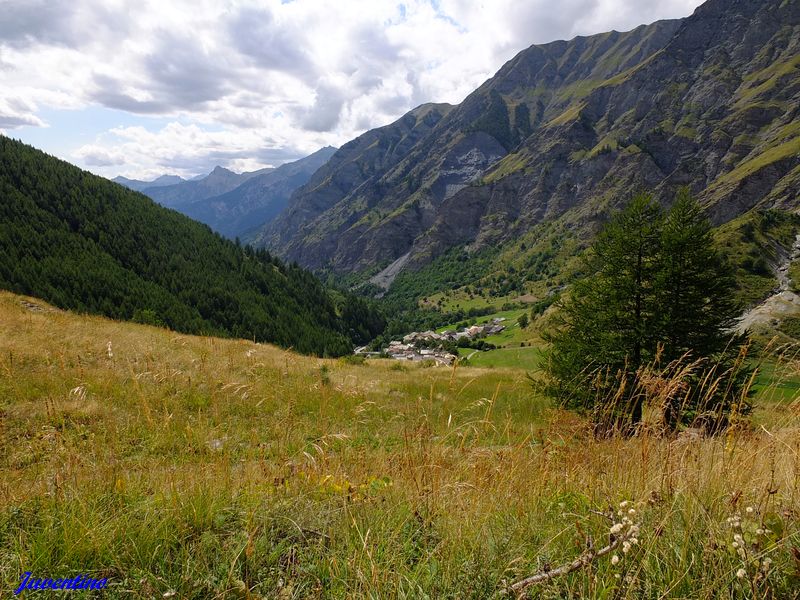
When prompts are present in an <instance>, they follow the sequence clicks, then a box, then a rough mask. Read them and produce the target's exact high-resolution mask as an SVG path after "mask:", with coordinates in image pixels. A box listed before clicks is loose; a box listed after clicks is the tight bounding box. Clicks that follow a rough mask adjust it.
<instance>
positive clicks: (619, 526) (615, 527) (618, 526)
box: [611, 523, 624, 535]
mask: <svg viewBox="0 0 800 600" xmlns="http://www.w3.org/2000/svg"><path fill="white" fill-rule="evenodd" d="M623 527H624V526H623V525H622V523H614V525H612V526H611V533H613V534H614V535H616V534H618V533H619V532H620V531H622V528H623Z"/></svg>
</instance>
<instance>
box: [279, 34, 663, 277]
mask: <svg viewBox="0 0 800 600" xmlns="http://www.w3.org/2000/svg"><path fill="white" fill-rule="evenodd" d="M677 26H678V22H675V21H668V22H661V23H656V24H654V25H651V26H648V27H640V28H638V29H636V30H634V31H632V32H628V33H624V34H620V33H611V34H604V35H602V36H594V37H592V38H577V39H576V40H573V42H569V43H567V42H556V43H554V44H548V45H546V46H533V47H531V48H529V49H528V50H526V51H523V52H522V53H520V55H518V56H517V57H516V58H515V59H514V60H512V61H511V62H510V63H508V64H507V65H506V66H505V67H504V68H503V70H501V72H500V74H498V76H496V77H495V78H493V79H491V80H489V81H487V82H486V83H485V84H484V85H482V86H481V87H480V88H479V89H478V90H476V91H475V92H474V93H473V94H471V95H470V96H469V97H467V99H466V100H465V101H464V102H462V103H461V104H460V105H459V106H458V107H455V108H452V110H451V109H450V107H448V110H447V112H446V113H445V112H444V111H441V110H439V111H437V112H436V113H433V115H435V117H436V119H435V121H434V120H433V119H431V118H430V116H429V119H428V121H426V123H425V125H427V127H425V128H419V127H418V128H416V129H415V134H416V135H415V137H416V139H413V140H411V141H413V144H406V145H405V146H404V147H403V148H402V150H403V151H402V152H397V151H396V149H395V147H394V145H393V143H392V137H391V136H392V135H396V134H395V132H396V131H397V130H398V129H399V128H402V127H403V126H408V124H411V125H414V123H415V121H414V120H412V119H416V118H417V117H418V115H420V114H426V115H431V113H432V109H431V106H432V105H424V106H422V107H420V108H417V109H415V110H413V111H411V112H410V113H409V114H407V115H406V116H404V117H403V118H401V119H400V120H399V121H397V122H396V123H394V124H392V125H389V126H387V127H384V128H380V129H376V130H373V131H370V132H367V133H366V134H364V135H363V136H361V138H359V139H358V140H356V141H355V142H351V144H347V145H345V146H343V147H342V148H341V150H340V151H339V153H337V155H336V156H334V159H332V160H331V163H330V165H329V166H330V168H331V169H332V170H333V169H335V168H336V166H335V165H337V164H339V163H344V164H349V163H350V162H352V161H354V160H355V156H357V154H358V153H359V152H361V147H362V146H368V147H369V148H370V150H371V151H372V152H373V153H374V154H376V155H379V156H380V160H374V161H372V162H370V161H362V162H361V163H359V164H360V167H361V170H360V171H359V174H360V178H354V179H353V180H352V181H350V180H348V178H347V177H342V176H339V178H338V179H337V185H335V186H334V185H331V184H328V185H325V184H323V183H322V182H320V184H321V185H318V186H314V187H312V186H310V185H309V186H306V188H304V189H303V190H301V191H300V192H298V194H296V196H295V197H293V198H292V201H291V203H290V207H289V209H288V211H287V215H286V216H287V217H288V216H290V215H292V216H294V215H303V218H302V219H300V222H299V223H293V222H292V219H291V218H289V219H279V220H277V221H276V222H275V223H274V225H273V228H272V234H273V235H272V237H271V238H269V240H268V242H267V243H268V245H269V247H271V248H273V249H275V250H276V251H278V252H281V253H284V254H285V255H286V256H288V257H291V258H292V259H294V260H298V261H299V262H300V263H301V264H306V265H308V266H310V267H313V268H320V267H323V266H331V267H333V268H334V269H336V270H342V271H349V270H364V269H369V268H370V267H371V266H374V265H376V264H383V263H386V262H389V261H391V260H393V259H395V258H397V257H398V256H401V255H402V254H404V253H406V252H407V251H408V250H410V249H411V246H412V244H413V242H414V239H415V238H416V237H417V236H418V235H420V234H421V233H423V232H424V231H426V230H427V229H429V228H430V227H431V226H432V225H433V224H434V223H435V221H436V218H437V216H438V215H439V212H440V208H441V205H442V203H443V202H444V201H446V200H448V199H449V198H451V197H453V196H454V195H455V194H456V193H457V192H458V191H459V190H461V189H463V188H464V187H466V186H467V185H469V184H471V183H474V182H475V181H476V180H477V179H478V178H479V177H480V176H481V175H482V174H483V173H484V172H485V170H486V169H487V168H488V167H490V166H491V165H492V164H494V163H496V162H497V161H498V160H499V159H500V158H502V157H504V156H505V155H507V154H508V152H509V151H510V150H513V149H514V147H515V146H517V145H518V144H519V143H520V141H522V140H524V139H525V138H526V137H528V136H529V135H530V134H531V132H532V131H533V130H534V129H535V128H536V127H538V126H539V124H540V123H541V122H542V121H543V120H544V119H545V118H546V117H547V116H548V115H549V113H556V114H557V113H558V112H560V111H561V110H563V107H565V106H567V105H568V104H569V102H570V100H571V99H572V98H573V97H580V96H581V95H582V94H584V93H585V91H586V81H587V80H602V79H603V78H607V77H611V76H614V75H616V74H618V73H620V72H622V71H624V70H625V69H627V68H629V67H631V66H633V65H635V64H637V63H638V62H639V61H640V60H641V59H642V57H643V56H646V55H648V54H650V53H652V52H653V51H654V50H655V49H657V48H660V47H661V46H663V45H664V44H665V43H666V42H667V41H668V40H669V38H670V36H671V35H672V33H673V32H674V31H675V29H676V28H677ZM433 106H435V105H433ZM433 115H431V116H433ZM362 139H363V140H364V142H360V143H356V142H359V140H362ZM366 140H369V143H366ZM372 143H374V145H372V146H370V145H369V144H372ZM348 184H349V185H348ZM321 213H322V214H321ZM265 241H266V240H265Z"/></svg>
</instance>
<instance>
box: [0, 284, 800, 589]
mask: <svg viewBox="0 0 800 600" xmlns="http://www.w3.org/2000/svg"><path fill="white" fill-rule="evenodd" d="M28 301H29V302H31V303H35V304H36V305H38V306H40V307H42V308H44V310H31V307H30V306H25V305H23V304H22V303H21V298H20V297H18V296H14V295H11V294H6V293H0V332H2V334H1V335H0V411H2V412H0V415H2V421H0V428H2V438H1V439H2V441H1V442H0V444H2V452H0V474H1V475H2V477H0V504H1V505H2V509H1V510H0V575H1V577H2V584H1V585H2V587H0V596H5V595H7V594H10V591H9V590H13V589H15V588H16V586H17V585H18V584H19V577H20V575H21V573H22V572H24V571H33V572H34V573H35V574H41V575H40V576H48V577H67V576H71V575H74V574H77V573H88V574H93V576H104V577H108V578H109V583H110V585H109V587H108V589H107V590H105V591H104V592H103V593H104V594H105V595H106V596H108V597H126V598H127V597H134V598H151V597H160V596H162V595H163V594H165V593H166V594H169V593H170V592H173V591H174V592H176V597H181V598H228V597H230V598H238V597H242V598H245V597H250V598H258V597H261V598H273V597H280V598H367V597H370V598H425V597H429V598H487V597H492V596H495V595H502V593H503V592H504V590H506V589H507V587H508V585H509V584H511V583H512V582H514V581H516V580H518V579H520V578H522V577H524V576H526V575H530V574H531V573H534V572H537V571H546V570H547V569H549V568H554V567H557V566H559V565H561V564H564V563H568V562H570V561H572V560H573V559H575V558H576V557H578V556H580V555H581V554H583V553H585V552H586V550H587V547H588V544H589V540H591V541H592V543H593V544H594V546H595V547H596V548H599V547H600V546H602V545H605V544H606V543H608V542H609V540H610V539H611V538H610V537H609V528H610V525H611V521H609V520H608V518H607V517H605V516H603V515H601V514H598V513H609V515H610V516H611V517H612V518H613V519H615V520H616V519H619V518H620V517H617V516H616V514H615V512H616V510H617V509H618V506H619V503H620V502H621V501H624V500H630V501H632V502H633V503H634V504H633V505H632V506H635V509H636V511H637V513H636V517H635V519H636V522H637V523H638V524H639V525H640V527H641V532H640V534H639V538H638V540H639V544H638V545H635V546H633V547H632V548H631V550H630V551H629V552H628V553H625V554H623V553H622V552H621V550H618V551H616V554H617V555H618V558H619V559H620V560H619V561H618V562H616V564H612V562H611V557H610V555H607V556H604V557H600V558H597V559H595V560H590V561H588V562H589V564H588V565H587V566H586V567H585V568H582V569H579V570H576V571H575V572H573V573H570V574H568V575H566V576H564V577H559V578H555V579H552V580H550V581H546V582H544V583H542V584H538V585H536V586H532V587H530V588H528V590H527V592H528V593H530V594H531V595H532V596H534V597H541V598H564V597H574V598H584V597H590V598H687V597H692V598H734V597H742V598H745V597H776V598H778V597H780V598H785V597H790V598H791V597H798V592H797V590H798V589H800V539H799V538H798V514H800V512H799V511H800V408H799V407H798V404H797V402H796V401H794V399H793V398H788V399H787V398H783V397H781V398H779V399H770V400H763V401H762V402H761V404H759V405H758V407H757V412H756V418H755V421H756V422H757V423H758V425H757V426H753V427H752V428H750V429H749V430H745V431H740V432H737V433H736V434H731V435H726V436H720V437H718V438H695V437H692V436H686V435H684V436H680V437H678V438H677V439H664V438H660V437H656V436H652V435H647V434H644V435H641V436H639V437H637V438H633V439H626V438H622V437H614V438H611V439H605V440H600V439H595V438H594V437H592V435H591V433H590V431H591V430H590V427H589V426H588V424H587V423H586V422H584V421H583V420H582V419H580V418H579V417H576V416H574V415H572V414H570V413H567V412H563V411H560V410H557V409H554V408H552V407H550V406H549V405H548V404H547V402H546V401H545V400H543V399H541V398H537V397H535V396H534V395H533V394H532V392H531V390H530V387H529V386H528V384H527V382H526V378H525V373H524V372H523V371H512V370H502V372H500V371H499V370H491V369H475V368H456V369H445V368H441V367H439V368H435V367H432V368H425V367H422V366H420V365H418V364H415V365H401V364H400V363H397V362H392V361H373V362H369V363H368V364H366V365H354V364H348V363H347V362H345V361H334V360H319V359H313V358H307V357H302V356H298V355H295V354H292V353H291V352H286V351H283V350H280V349H277V348H274V347H271V346H268V345H258V344H253V343H252V342H247V341H240V340H219V339H212V338H202V337H191V336H184V335H176V334H174V333H172V332H169V331H165V330H161V329H157V328H151V327H145V326H138V325H132V324H127V323H116V322H112V321H108V320H106V319H102V318H95V317H85V316H77V315H73V314H69V313H62V312H58V311H52V310H50V309H47V308H46V307H45V305H44V304H42V303H41V302H38V301H36V300H33V299H28ZM109 341H110V342H111V349H112V356H109V353H108V347H107V344H108V342H109ZM789 368H792V367H791V365H789ZM768 393H769V390H762V396H763V397H764V398H767V397H768ZM746 507H751V508H752V512H747V511H746V510H745V509H746ZM609 511H610V512H609ZM736 515H739V516H740V517H741V519H742V524H741V527H740V528H739V529H735V528H732V527H731V525H730V524H729V523H728V521H727V519H728V518H730V517H734V516H736ZM761 529H764V530H769V532H767V531H764V532H762V533H758V531H759V530H761ZM734 535H742V536H743V540H744V543H743V544H742V545H743V549H744V550H745V557H744V558H742V557H741V556H740V553H739V552H737V549H736V548H734V547H733V545H732V544H733V542H734V537H733V536H734ZM765 558H769V559H770V560H771V561H772V563H771V564H770V565H769V566H768V568H765V564H764V559H765ZM740 569H744V575H743V576H741V577H740V576H737V571H739V570H740ZM740 575H741V573H740ZM95 593H96V592H95Z"/></svg>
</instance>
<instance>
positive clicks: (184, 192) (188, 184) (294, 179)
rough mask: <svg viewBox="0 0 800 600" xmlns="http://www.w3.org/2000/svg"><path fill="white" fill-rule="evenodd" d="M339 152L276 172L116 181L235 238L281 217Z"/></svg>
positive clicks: (217, 171)
mask: <svg viewBox="0 0 800 600" xmlns="http://www.w3.org/2000/svg"><path fill="white" fill-rule="evenodd" d="M335 151H336V148H333V147H331V146H326V147H325V148H321V149H320V150H317V151H316V152H314V153H313V154H310V155H309V156H306V157H304V158H301V159H299V160H296V161H294V162H290V163H286V164H283V165H281V166H279V167H277V168H272V167H267V168H264V169H260V170H258V171H251V172H247V173H234V172H233V171H230V170H229V169H226V168H224V167H220V166H217V167H216V168H214V170H213V171H211V173H209V174H208V175H205V176H201V177H196V178H194V179H190V180H184V179H182V178H180V177H177V176H175V175H162V176H161V177H158V178H157V179H155V180H153V181H137V180H133V179H127V178H125V177H122V176H119V177H115V178H114V179H112V181H114V182H116V183H120V184H122V185H124V186H126V187H128V188H130V189H132V190H136V191H140V192H142V193H144V194H145V195H147V196H149V197H150V198H152V199H153V200H155V201H156V202H158V203H159V204H161V205H162V206H166V207H168V208H174V209H175V210H177V211H179V212H182V213H183V214H185V215H187V216H190V217H192V218H193V219H195V220H197V221H200V222H201V223H205V224H206V225H208V226H210V227H211V228H212V229H213V230H214V231H217V232H218V233H221V234H222V235H224V236H226V237H229V238H231V239H233V238H235V237H239V236H243V235H244V234H246V233H247V232H248V231H250V230H252V229H254V228H256V227H258V226H264V225H265V224H266V223H268V222H270V221H271V220H272V219H273V218H274V217H275V216H277V215H278V214H279V213H280V212H281V211H282V210H283V209H284V208H285V207H286V204H287V203H288V200H289V197H290V196H291V194H292V192H294V191H295V190H296V189H297V188H299V187H300V186H302V185H303V184H305V183H306V182H307V181H308V180H309V178H310V177H311V175H313V174H314V172H315V171H316V170H317V169H318V168H319V167H321V166H322V165H323V164H325V162H326V161H327V160H328V159H329V158H330V157H331V156H332V155H333V153H334V152H335Z"/></svg>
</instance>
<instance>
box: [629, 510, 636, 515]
mask: <svg viewBox="0 0 800 600" xmlns="http://www.w3.org/2000/svg"><path fill="white" fill-rule="evenodd" d="M628 514H629V515H630V516H633V515H635V514H636V509H635V508H631V509H630V510H628Z"/></svg>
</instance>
